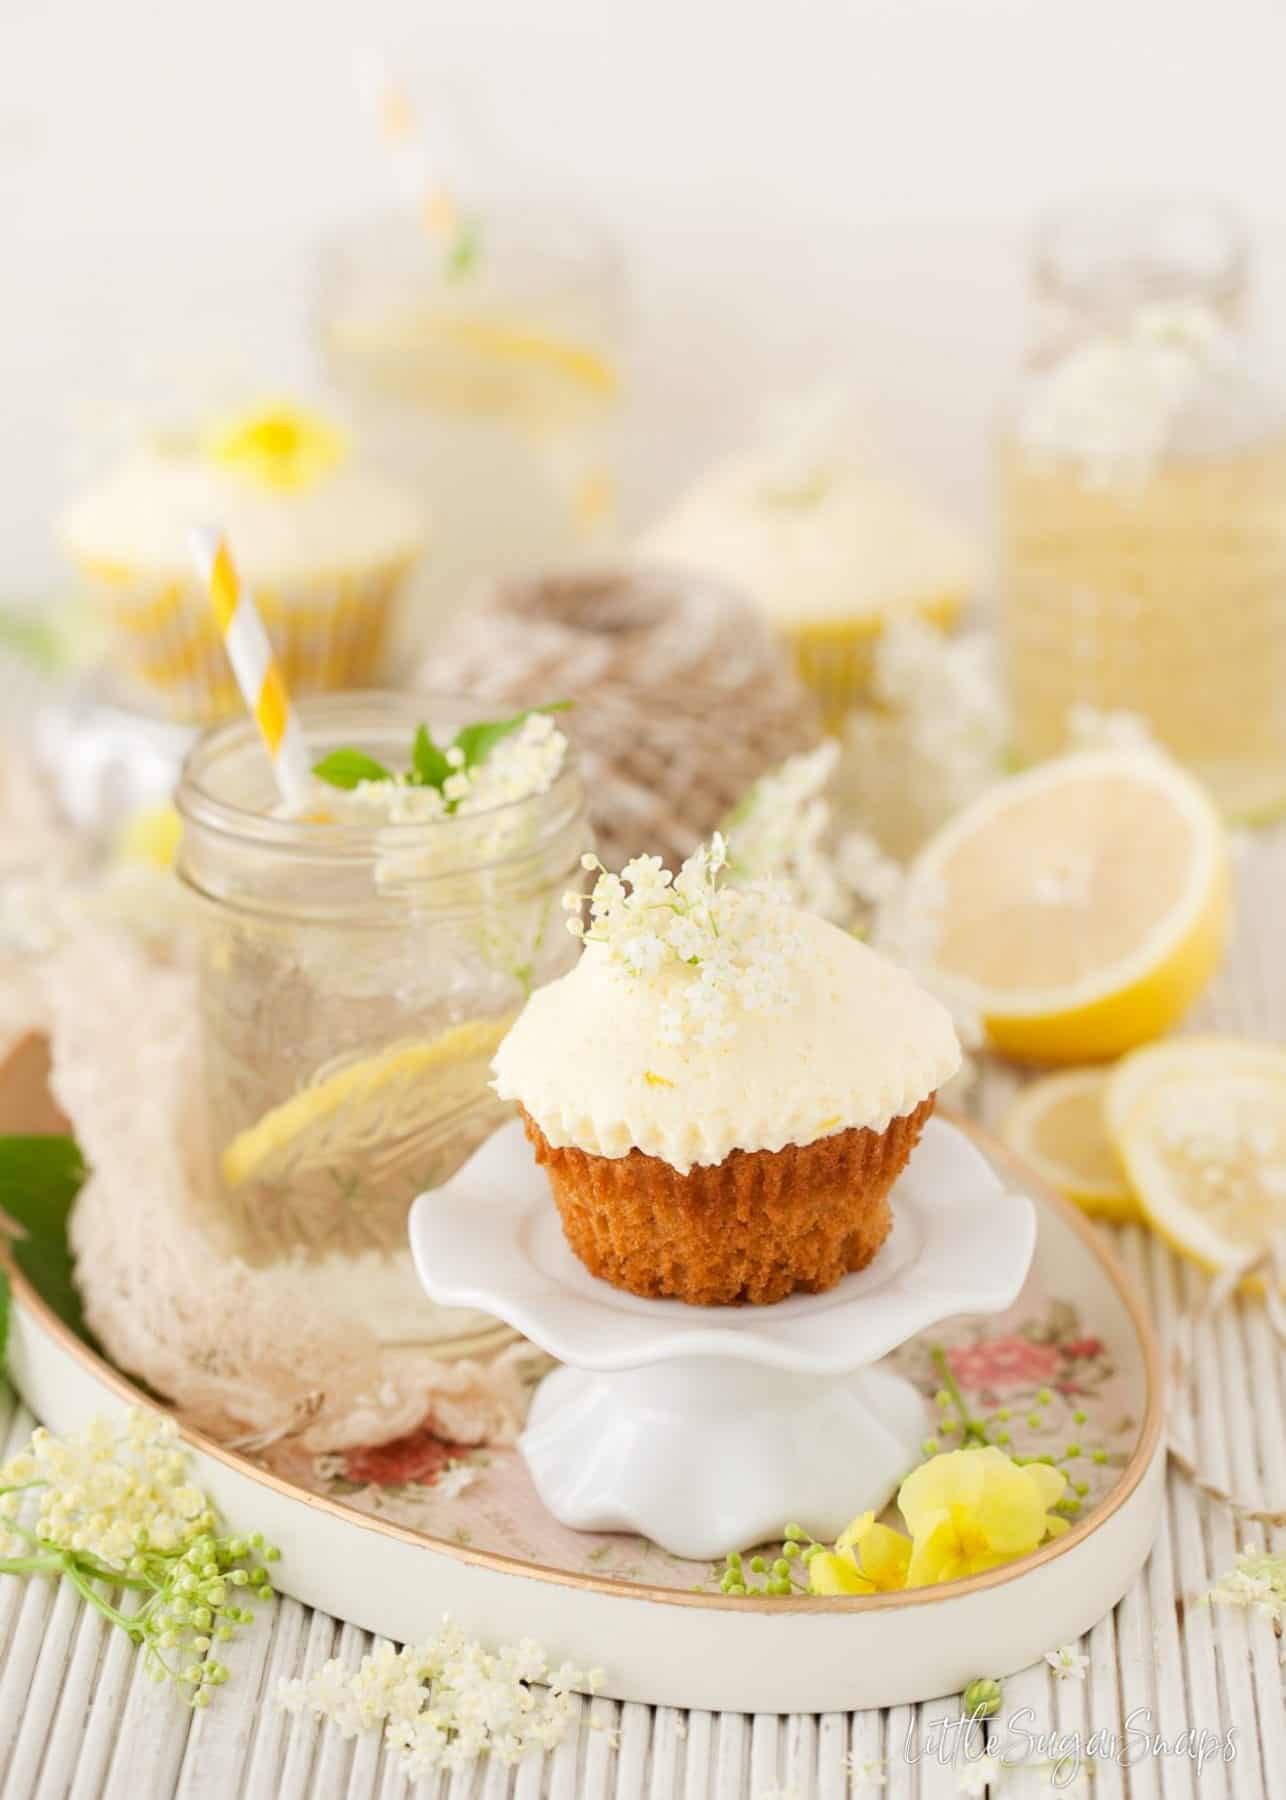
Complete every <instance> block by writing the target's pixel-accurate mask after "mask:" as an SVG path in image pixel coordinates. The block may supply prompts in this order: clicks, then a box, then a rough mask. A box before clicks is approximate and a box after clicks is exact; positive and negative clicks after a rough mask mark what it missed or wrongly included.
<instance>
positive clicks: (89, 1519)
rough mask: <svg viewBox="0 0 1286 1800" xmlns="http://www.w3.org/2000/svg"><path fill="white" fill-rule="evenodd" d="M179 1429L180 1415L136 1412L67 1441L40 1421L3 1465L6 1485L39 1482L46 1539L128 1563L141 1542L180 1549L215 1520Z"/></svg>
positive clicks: (38, 1525) (39, 1530)
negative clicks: (191, 1476)
mask: <svg viewBox="0 0 1286 1800" xmlns="http://www.w3.org/2000/svg"><path fill="white" fill-rule="evenodd" d="M177 1435H178V1434H177V1430H176V1427H175V1425H174V1422H173V1420H171V1419H164V1418H158V1417H155V1416H153V1415H151V1414H148V1413H145V1412H142V1411H137V1410H136V1411H133V1412H131V1413H129V1414H128V1415H127V1417H126V1422H125V1426H124V1429H123V1431H118V1429H117V1428H116V1426H115V1425H114V1424H113V1423H112V1422H111V1421H109V1420H107V1419H101V1418H100V1419H95V1420H93V1421H91V1423H90V1424H89V1425H87V1426H86V1427H85V1429H84V1430H83V1431H82V1432H80V1433H79V1434H77V1435H76V1436H74V1437H70V1438H66V1439H63V1438H57V1437H54V1436H53V1435H52V1434H51V1433H50V1432H48V1431H46V1430H45V1429H44V1427H43V1426H41V1427H39V1428H38V1429H37V1430H36V1431H35V1432H34V1433H33V1434H32V1438H31V1444H30V1447H29V1449H28V1450H27V1451H25V1452H23V1453H22V1454H21V1455H19V1456H16V1457H12V1458H10V1460H9V1461H8V1462H7V1463H6V1464H4V1465H3V1467H0V1487H9V1488H15V1489H16V1488H18V1487H27V1486H29V1485H31V1486H38V1496H39V1497H38V1501H37V1505H36V1516H35V1521H34V1525H33V1527H32V1529H33V1531H34V1533H35V1536H36V1538H37V1539H38V1540H39V1541H40V1542H41V1543H49V1544H58V1545H61V1546H65V1547H67V1548H69V1549H72V1550H76V1551H83V1552H85V1553H87V1554H89V1555H91V1556H94V1557H97V1558H98V1560H99V1561H100V1562H103V1563H106V1564H108V1565H109V1566H110V1567H112V1568H114V1569H123V1568H124V1567H125V1566H126V1564H127V1563H128V1561H129V1559H130V1557H131V1556H132V1555H133V1553H134V1551H135V1549H136V1548H137V1547H138V1545H139V1543H140V1542H145V1543H147V1544H148V1545H150V1546H152V1547H153V1548H155V1549H158V1550H177V1549H181V1548H183V1546H184V1545H186V1544H187V1543H189V1542H190V1541H191V1540H192V1539H193V1538H194V1537H197V1536H198V1535H199V1534H200V1533H201V1532H203V1531H206V1530H208V1529H209V1527H210V1525H211V1523H212V1516H211V1514H210V1511H209V1507H208V1504H207V1501H206V1499H205V1496H204V1495H203V1494H202V1493H201V1491H200V1489H199V1488H196V1487H194V1486H193V1485H192V1483H191V1482H190V1481H189V1480H188V1479H187V1455H186V1452H185V1451H184V1450H183V1449H182V1448H181V1447H180V1446H179V1445H178V1443H177Z"/></svg>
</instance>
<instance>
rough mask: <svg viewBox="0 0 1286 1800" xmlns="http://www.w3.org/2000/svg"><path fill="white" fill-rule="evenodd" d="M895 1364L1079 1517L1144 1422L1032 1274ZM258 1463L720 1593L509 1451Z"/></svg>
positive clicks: (481, 1543)
mask: <svg viewBox="0 0 1286 1800" xmlns="http://www.w3.org/2000/svg"><path fill="white" fill-rule="evenodd" d="M889 1361H890V1366H892V1367H894V1368H896V1369H897V1370H898V1372H899V1373H900V1374H903V1375H905V1376H907V1377H908V1379H910V1380H912V1381H913V1382H915V1384H916V1385H917V1386H918V1387H919V1388H920V1389H921V1391H922V1392H923V1393H924V1394H925V1396H926V1397H927V1398H929V1399H930V1400H931V1401H933V1403H934V1404H935V1405H936V1406H937V1407H938V1413H939V1419H940V1421H941V1422H940V1425H939V1427H938V1436H937V1437H936V1439H935V1440H933V1441H934V1443H935V1444H936V1445H937V1447H939V1448H941V1449H944V1450H947V1449H951V1448H952V1447H953V1445H958V1444H959V1442H960V1431H959V1427H958V1426H956V1425H955V1424H954V1419H955V1411H956V1409H955V1405H954V1402H953V1401H952V1400H951V1397H950V1394H949V1392H948V1387H950V1386H954V1388H955V1390H956V1392H957V1393H958V1395H959V1396H960V1398H961V1399H962V1400H963V1402H964V1404H965V1405H966V1407H967V1408H968V1411H969V1413H970V1415H971V1416H973V1417H975V1418H978V1419H982V1420H984V1421H985V1422H986V1425H987V1431H988V1436H989V1437H990V1438H991V1441H993V1442H995V1443H999V1444H1000V1445H1001V1446H1002V1448H1004V1449H1006V1450H1008V1451H1010V1452H1012V1453H1016V1454H1019V1455H1026V1456H1044V1455H1048V1456H1052V1457H1054V1458H1055V1460H1057V1461H1058V1463H1059V1466H1060V1467H1062V1468H1064V1469H1065V1471H1066V1473H1067V1477H1068V1482H1069V1484H1071V1486H1070V1489H1069V1492H1070V1493H1071V1494H1072V1496H1073V1498H1074V1500H1075V1501H1076V1502H1077V1504H1078V1506H1079V1509H1080V1510H1079V1513H1078V1514H1077V1516H1078V1517H1083V1516H1084V1514H1085V1513H1087V1512H1089V1511H1092V1510H1093V1508H1094V1507H1096V1506H1098V1505H1100V1504H1101V1503H1102V1501H1103V1500H1104V1498H1105V1497H1106V1496H1107V1495H1108V1494H1109V1493H1110V1492H1111V1490H1112V1488H1113V1487H1114V1486H1115V1485H1116V1482H1117V1480H1118V1478H1119V1473H1120V1470H1121V1469H1122V1468H1123V1467H1124V1466H1125V1464H1126V1462H1127V1461H1128V1460H1129V1456H1130V1453H1131V1451H1132V1450H1133V1448H1134V1445H1135V1442H1136V1441H1137V1437H1138V1432H1139V1419H1138V1418H1137V1416H1136V1415H1135V1413H1134V1412H1133V1411H1132V1410H1131V1407H1130V1405H1129V1403H1128V1392H1127V1383H1126V1381H1125V1380H1124V1378H1123V1377H1122V1375H1121V1372H1120V1371H1119V1370H1118V1369H1117V1367H1116V1365H1115V1362H1114V1360H1113V1357H1112V1355H1111V1353H1110V1351H1109V1350H1108V1348H1107V1346H1106V1345H1105V1344H1104V1343H1103V1342H1102V1340H1101V1339H1099V1338H1098V1337H1096V1336H1095V1335H1094V1334H1093V1333H1092V1332H1090V1331H1088V1330H1087V1329H1086V1328H1085V1326H1084V1325H1083V1323H1082V1321H1081V1319H1080V1317H1079V1315H1078V1314H1077V1311H1076V1309H1075V1308H1074V1307H1072V1306H1070V1305H1069V1304H1068V1303H1067V1302H1065V1301H1063V1300H1060V1299H1057V1298H1055V1297H1052V1296H1050V1295H1048V1294H1045V1293H1043V1292H1041V1291H1040V1289H1039V1287H1038V1284H1037V1282H1036V1280H1035V1278H1032V1279H1031V1280H1029V1281H1028V1284H1027V1286H1026V1288H1025V1289H1024V1290H1023V1293H1022V1294H1021V1295H1020V1296H1019V1299H1018V1301H1017V1302H1016V1303H1015V1305H1014V1306H1013V1307H1012V1308H1011V1309H1010V1310H1009V1311H1008V1312H1007V1313H1003V1314H1000V1315H998V1316H997V1317H995V1318H991V1319H985V1320H981V1319H976V1318H975V1319H955V1320H951V1321H948V1322H947V1323H945V1324H943V1325H941V1326H938V1327H935V1329H934V1330H933V1331H931V1332H927V1333H925V1334H924V1335H923V1336H921V1337H919V1338H913V1339H912V1340H911V1341H910V1343H908V1344H905V1345H903V1346H902V1348H901V1349H900V1350H898V1351H896V1352H895V1353H894V1354H893V1356H892V1357H891V1358H890V1359H889ZM944 1361H945V1366H946V1369H947V1370H949V1372H950V1381H949V1383H948V1387H944V1372H943V1362H944ZM1069 1452H1074V1454H1069ZM260 1461H261V1462H262V1463H263V1464H264V1466H265V1467H268V1468H270V1469H272V1470H273V1472H274V1473H276V1474H278V1475H281V1476H283V1477H285V1478H286V1479H288V1480H290V1481H293V1482H296V1483H298V1484H299V1485H300V1486H303V1487H306V1488H308V1489H310V1490H311V1491H312V1492H315V1493H319V1494H324V1495H327V1496H328V1497H330V1498H331V1499H335V1500H339V1501H342V1502H343V1504H345V1505H347V1506H351V1507H353V1508H354V1509H355V1510H356V1511H358V1512H360V1513H364V1514H366V1515H368V1516H370V1517H373V1518H379V1519H385V1520H388V1521H389V1522H391V1523H394V1524H397V1525H401V1526H407V1527H410V1528H411V1529H412V1530H416V1531H422V1532H424V1533H425V1534H426V1535H427V1536H430V1537H434V1538H440V1539H444V1540H445V1541H446V1542H448V1543H454V1544H460V1545H463V1546H467V1547H469V1548H470V1549H477V1550H488V1551H494V1552H496V1553H498V1554H500V1555H504V1556H510V1557H513V1558H514V1559H515V1560H517V1561H519V1562H524V1563H536V1564H542V1565H545V1566H547V1567H554V1568H558V1569H560V1570H566V1571H569V1572H573V1573H581V1574H587V1575H601V1576H604V1577H609V1578H612V1579H614V1580H618V1581H636V1582H643V1583H646V1584H648V1585H652V1586H658V1587H670V1588H677V1589H699V1590H702V1591H709V1592H711V1593H713V1592H716V1591H717V1576H716V1575H715V1573H714V1571H713V1569H712V1566H711V1565H710V1564H709V1563H704V1562H701V1563H697V1562H685V1561H683V1560H682V1559H681V1558H679V1557H676V1556H671V1555H670V1554H669V1553H668V1552H667V1551H665V1550H662V1549H660V1548H659V1547H658V1546H657V1545H655V1544H652V1543H649V1542H647V1541H646V1540H645V1539H643V1538H639V1537H633V1536H627V1535H620V1534H606V1533H602V1534H600V1533H593V1532H578V1531H571V1530H569V1529H567V1528H566V1527H565V1526H562V1525H560V1524H559V1523H558V1521H557V1520H556V1519H554V1518H552V1517H551V1516H550V1515H549V1513H547V1512H546V1511H545V1508H544V1507H543V1506H542V1504H541V1502H540V1500H539V1498H538V1497H537V1495H536V1492H535V1489H534V1487H533V1486H532V1482H531V1478H530V1476H529V1475H528V1473H527V1470H526V1466H525V1464H524V1463H523V1460H522V1458H521V1456H520V1455H519V1453H518V1452H517V1450H515V1449H513V1448H512V1447H503V1448H496V1447H493V1448H489V1449H485V1450H478V1449H471V1448H469V1447H466V1446H460V1445H452V1444H448V1443H444V1442H443V1441H442V1440H441V1439H440V1438H437V1437H434V1436H433V1434H432V1433H430V1432H427V1431H419V1432H413V1433H411V1434H410V1436H408V1437H405V1438H402V1439H400V1440H399V1441H398V1442H397V1443H394V1444H387V1445H384V1446H382V1447H380V1448H378V1449H373V1450H363V1451H356V1452H350V1453H349V1454H347V1455H329V1456H325V1457H317V1458H314V1457H309V1456H307V1455H305V1454H304V1453H303V1452H301V1451H299V1450H298V1449H295V1448H292V1447H291V1446H290V1445H288V1444H278V1445H276V1446H274V1447H273V1448H272V1449H271V1450H269V1451H267V1452H265V1453H264V1454H263V1455H262V1456H261V1458H260ZM786 1523H787V1521H786V1520H784V1519H783V1521H782V1524H783V1527H784V1526H785V1524H786Z"/></svg>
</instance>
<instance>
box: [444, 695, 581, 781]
mask: <svg viewBox="0 0 1286 1800" xmlns="http://www.w3.org/2000/svg"><path fill="white" fill-rule="evenodd" d="M570 705H571V701H570V700H555V701H554V702H553V704H552V705H550V706H533V707H530V708H529V709H528V710H527V711H526V712H520V713H515V714H514V716H513V718H512V719H492V720H490V721H488V722H485V723H482V724H478V725H465V726H462V727H461V729H460V730H459V731H457V732H456V734H455V743H454V746H453V747H454V748H455V749H457V750H463V752H464V767H465V768H466V769H474V768H476V767H477V766H478V764H479V763H480V762H486V760H487V758H488V757H489V756H490V755H491V752H492V751H493V750H494V749H495V747H496V745H497V744H498V743H500V741H501V739H502V738H507V737H509V736H510V734H511V733H512V732H515V731H517V730H518V729H519V728H520V727H521V726H523V725H525V724H526V723H527V720H528V719H529V718H530V717H531V715H532V713H533V712H540V713H555V712H566V711H567V709H568V707H569V706H570Z"/></svg>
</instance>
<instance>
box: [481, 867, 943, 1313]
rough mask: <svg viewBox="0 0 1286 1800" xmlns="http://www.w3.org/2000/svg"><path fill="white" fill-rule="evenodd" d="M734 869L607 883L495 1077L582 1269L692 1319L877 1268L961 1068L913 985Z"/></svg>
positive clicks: (656, 873) (641, 874)
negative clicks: (896, 1188)
mask: <svg viewBox="0 0 1286 1800" xmlns="http://www.w3.org/2000/svg"><path fill="white" fill-rule="evenodd" d="M723 860H724V849H723V845H722V842H721V840H720V839H719V838H717V837H716V838H715V839H714V841H713V844H712V846H711V848H710V849H708V850H701V851H698V852H697V854H696V855H695V856H693V857H690V858H689V860H688V861H687V862H686V863H685V864H684V866H683V869H682V870H681V871H680V873H679V874H678V875H677V876H674V877H671V875H670V873H669V871H668V870H665V869H663V868H662V867H661V865H660V862H659V859H657V858H654V857H640V858H638V859H636V860H635V861H634V862H633V863H630V864H628V865H627V867H626V868H625V870H624V871H623V872H622V875H621V876H619V877H618V876H615V875H611V874H607V873H605V872H600V875H599V879H598V882H597V885H596V887H595V889H594V893H593V895H592V898H591V901H590V919H589V923H588V926H585V924H584V922H583V921H582V920H581V918H580V917H579V916H577V917H574V918H573V919H572V921H571V924H572V926H573V928H574V929H577V930H578V931H581V932H582V934H583V936H584V938H585V949H584V954H583V955H582V957H581V959H580V961H579V963H578V964H577V966H576V967H575V968H574V969H573V970H572V971H571V972H570V973H569V974H567V975H565V976H563V977H562V979H561V980H559V981H555V982H552V983H551V984H550V985H549V986H547V987H544V988H542V989H540V990H539V991H538V992H537V993H535V994H533V995H532V997H531V998H530V1000H529V1001H528V1002H527V1005H526V1007H525V1008H524V1010H523V1012H522V1013H521V1015H520V1016H519V1018H518V1020H517V1022H516V1023H515V1025H514V1026H513V1028H512V1030H511V1031H510V1032H509V1034H508V1036H507V1037H506V1038H505V1039H504V1041H503V1042H502V1043H501V1045H500V1048H499V1050H498V1051H497V1053H496V1057H495V1061H494V1063H493V1069H494V1072H495V1077H496V1079H495V1086H496V1089H497V1092H498V1093H499V1094H500V1095H501V1097H502V1098H505V1099H510V1100H515V1101H517V1102H518V1104H519V1107H520V1109H521V1111H522V1114H523V1117H524V1120H525V1123H526V1128H527V1133H528V1136H529V1138H530V1139H531V1142H532V1144H533V1146H534V1148H535V1152H536V1156H537V1158H538V1160H539V1161H540V1162H541V1163H542V1164H543V1165H544V1167H545V1169H546V1172H547V1174H548V1176H549V1180H550V1185H551V1187H552V1190H553V1194H554V1199H555V1201H556V1202H557V1205H558V1208H559V1211H560V1213H561V1216H562V1221H563V1228H564V1230H565V1232H566V1234H567V1238H568V1241H569V1242H570V1244H571V1246H572V1248H573V1250H574V1251H575V1252H576V1254H577V1255H578V1256H579V1257H580V1259H581V1261H582V1262H583V1263H584V1264H585V1265H586V1267H587V1268H589V1269H590V1271H591V1272H592V1273H593V1274H595V1275H598V1276H601V1277H602V1278H603V1279H604V1280H606V1281H609V1282H611V1283H612V1285H613V1286H615V1287H620V1288H625V1289H627V1290H629V1291H630V1292H631V1293H636V1294H643V1295H648V1296H667V1295H668V1296H673V1297H675V1298H677V1299H681V1300H685V1301H688V1302H689V1303H691V1304H693V1305H720V1304H728V1303H732V1302H737V1301H751V1302H756V1303H764V1302H771V1301H776V1300H781V1299H784V1298H785V1297H786V1295H787V1294H790V1293H792V1292H795V1291H796V1290H803V1291H806V1292H814V1293H816V1292H822V1291H824V1290H825V1289H827V1288H830V1287H833V1286H834V1285H835V1284H836V1282H838V1281H840V1280H841V1279H842V1278H843V1276H844V1275H845V1274H847V1273H848V1272H849V1271H851V1270H854V1269H860V1268H863V1267H865V1265H866V1264H867V1263H868V1262H870V1260H871V1258H872V1257H873V1256H874V1255H875V1253H876V1252H877V1250H878V1249H879V1248H880V1245H881V1244H882V1243H883V1242H884V1240H885V1238H886V1237H887V1235H888V1232H889V1229H890V1225H891V1215H890V1210H889V1200H888V1195H889V1190H890V1189H891V1188H892V1186H893V1183H894V1182H895V1181H896V1179H897V1177H898V1175H899V1174H900V1173H901V1171H902V1169H903V1167H904V1166H905V1164H906V1161H907V1158H908V1157H909V1156H910V1154H911V1151H912V1150H913V1148H914V1147H915V1144H916V1141H917V1139H918V1138H919V1135H920V1132H921V1130H922V1129H923V1125H924V1121H925V1120H926V1118H927V1117H928V1115H929V1113H930V1112H931V1110H932V1108H933V1101H934V1094H935V1092H936V1090H937V1088H938V1087H939V1086H940V1085H941V1084H942V1083H943V1082H944V1081H945V1080H947V1079H948V1077H949V1076H950V1075H952V1074H953V1073H954V1072H955V1070H956V1068H957V1067H958V1065H959V1061H960V1050H959V1045H958V1043H957V1041H956V1035H955V1031H954V1029H953V1027H952V1024H951V1020H950V1018H949V1016H948V1014H947V1013H946V1011H945V1010H944V1009H943V1007H941V1006H940V1005H939V1004H938V1002H937V1001H936V1000H934V999H932V998H931V997H930V996H929V995H928V994H926V993H924V992H923V991H922V990H921V989H920V988H919V987H917V985H916V984H915V982H914V981H913V980H912V979H911V977H910V976H909V975H907V974H906V973H905V972H904V971H903V970H901V969H898V968H896V967H895V966H894V965H892V964H890V963H887V962H885V961H884V960H883V959H882V958H880V957H879V956H877V955H876V954H875V953H874V952H873V951H871V950H869V949H868V948H867V947H866V946H865V945H864V944H862V943H860V942H859V941H858V940H857V939H855V938H853V937H851V936H850V935H849V934H848V933H846V932H844V931H841V930H840V929H839V928H838V927H837V926H834V925H831V924H828V923H827V922H826V921H825V920H823V919H819V918H817V917H815V916H814V915H812V914H809V913H803V912H799V911H796V910H795V909H793V908H791V907H788V906H786V905H784V904H783V903H781V902H780V901H779V900H777V899H775V898H773V897H771V896H769V895H766V894H762V893H757V892H747V891H740V890H736V889H731V888H727V887H723V886H721V885H720V882H719V874H720V870H721V868H722V865H723ZM573 904H576V905H578V904H579V903H578V902H573Z"/></svg>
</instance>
